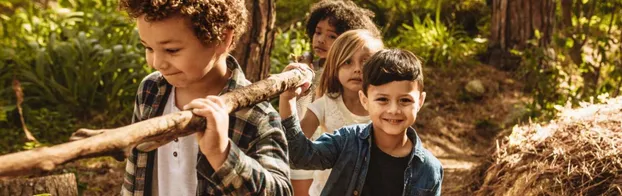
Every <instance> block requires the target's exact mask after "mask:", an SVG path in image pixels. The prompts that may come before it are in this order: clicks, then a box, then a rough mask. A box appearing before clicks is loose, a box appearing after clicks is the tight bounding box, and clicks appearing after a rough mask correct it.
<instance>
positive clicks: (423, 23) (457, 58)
mask: <svg viewBox="0 0 622 196" xmlns="http://www.w3.org/2000/svg"><path fill="white" fill-rule="evenodd" d="M440 11H441V1H438V3H437V9H436V15H435V19H434V20H433V19H432V18H431V17H430V15H427V16H426V17H425V18H424V19H423V20H421V19H420V18H419V16H417V15H413V20H412V24H402V27H401V28H399V29H398V32H399V33H398V35H397V36H395V37H393V38H390V39H389V40H388V45H389V46H392V47H398V48H404V49H408V50H410V51H412V52H414V53H415V54H417V56H419V57H421V58H422V59H423V60H424V61H425V62H426V64H432V65H438V66H441V67H451V66H454V65H456V64H458V65H461V64H465V63H471V62H474V61H475V60H476V59H475V58H474V56H475V55H476V54H478V53H480V52H481V51H483V50H485V49H486V44H485V39H473V38H470V37H468V36H467V34H466V33H465V32H464V31H462V30H459V29H453V28H451V27H448V26H447V25H445V24H444V23H442V22H441V20H440ZM476 40H477V41H476Z"/></svg>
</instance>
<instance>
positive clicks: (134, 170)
mask: <svg viewBox="0 0 622 196" xmlns="http://www.w3.org/2000/svg"><path fill="white" fill-rule="evenodd" d="M227 67H228V69H229V70H231V71H232V75H231V78H230V80H229V82H228V84H227V85H226V86H225V88H224V89H223V91H222V92H221V94H222V93H225V92H229V91H231V90H233V89H235V88H238V87H241V86H246V85H248V84H250V82H249V81H248V80H246V78H245V76H244V73H243V72H242V69H241V68H240V66H239V65H238V63H237V61H236V60H235V59H234V58H233V57H231V56H229V57H228V58H227ZM171 89H172V86H171V85H170V84H169V83H168V82H166V80H165V79H164V77H162V75H161V74H160V73H159V72H155V73H152V74H150V75H149V76H147V77H146V78H145V79H144V80H143V81H142V82H141V84H140V87H139V90H138V93H137V94H136V101H135V105H134V115H133V117H132V123H134V122H139V121H142V120H145V119H149V118H153V117H156V116H161V115H162V112H163V109H164V106H165V105H166V101H167V100H166V99H167V98H168V97H169V94H170V91H171ZM282 130H283V129H282V125H281V119H280V117H279V114H278V113H277V112H276V111H275V110H274V108H272V106H271V105H270V104H269V103H268V102H262V103H259V104H257V105H255V106H253V107H249V108H242V109H239V110H237V111H235V112H233V113H231V114H230V115H229V138H230V142H231V147H230V150H229V155H228V156H227V159H226V160H225V163H224V164H223V165H222V166H221V168H220V169H219V170H218V171H215V170H214V168H212V167H211V166H210V164H209V163H208V161H207V159H206V158H205V156H203V155H202V154H201V153H199V155H198V157H197V158H198V161H197V178H198V179H197V181H198V184H197V195H292V187H291V184H290V182H289V165H288V157H287V141H286V139H285V135H284V133H283V131H282ZM155 153H156V150H154V151H151V152H140V151H138V150H136V149H135V148H134V149H132V153H131V155H130V157H128V158H127V165H126V167H125V171H126V172H125V177H124V182H123V187H122V190H121V194H122V195H135V196H142V195H151V189H152V187H151V183H152V181H151V180H152V173H153V165H154V163H155V159H154V156H155Z"/></svg>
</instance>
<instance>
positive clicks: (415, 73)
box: [363, 49, 423, 95]
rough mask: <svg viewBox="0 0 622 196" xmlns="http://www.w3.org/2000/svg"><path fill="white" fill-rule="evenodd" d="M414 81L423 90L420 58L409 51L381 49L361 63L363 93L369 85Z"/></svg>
mask: <svg viewBox="0 0 622 196" xmlns="http://www.w3.org/2000/svg"><path fill="white" fill-rule="evenodd" d="M404 80H406V81H415V82H417V85H418V86H419V90H421V91H423V68H422V66H421V60H419V57H417V56H416V55H415V54H413V53H412V52H410V51H407V50H402V49H383V50H380V51H378V52H377V53H376V54H374V55H373V56H371V57H370V58H369V60H368V61H367V62H365V64H364V65H363V93H365V95H367V89H368V87H369V85H374V86H380V85H383V84H387V83H389V82H394V81H404Z"/></svg>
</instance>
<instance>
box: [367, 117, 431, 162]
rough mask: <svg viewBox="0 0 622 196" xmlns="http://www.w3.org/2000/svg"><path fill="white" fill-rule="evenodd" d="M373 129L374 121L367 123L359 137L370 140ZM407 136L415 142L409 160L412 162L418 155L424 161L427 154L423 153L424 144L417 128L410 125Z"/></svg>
mask: <svg viewBox="0 0 622 196" xmlns="http://www.w3.org/2000/svg"><path fill="white" fill-rule="evenodd" d="M373 129H374V128H373V126H372V123H370V124H369V125H367V127H365V128H364V129H363V131H361V133H359V138H360V139H363V140H368V139H369V136H370V134H371V132H372V131H373ZM406 136H407V137H408V139H410V141H412V142H413V149H412V153H410V161H409V162H412V160H413V158H414V157H417V158H419V159H418V160H420V161H421V162H424V161H425V155H424V153H423V145H422V144H421V139H419V136H418V135H417V132H416V131H415V129H414V128H412V127H408V129H406ZM368 141H369V140H368Z"/></svg>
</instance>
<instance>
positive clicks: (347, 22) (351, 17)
mask: <svg viewBox="0 0 622 196" xmlns="http://www.w3.org/2000/svg"><path fill="white" fill-rule="evenodd" d="M310 13H311V14H310V15H309V18H308V19H307V26H306V31H307V36H308V37H309V39H311V41H312V42H313V34H315V27H316V26H317V24H318V23H319V22H320V21H322V20H324V19H328V23H329V24H330V25H332V26H333V27H335V31H337V32H336V33H337V35H341V34H342V33H344V32H346V31H349V30H353V29H366V30H368V31H369V32H371V33H372V34H373V35H374V36H377V37H380V31H379V30H378V27H376V25H375V24H374V22H373V21H372V18H373V17H374V16H375V15H374V13H373V12H372V11H369V10H367V9H364V8H361V7H359V6H357V5H356V4H355V3H354V2H352V1H349V0H344V1H335V0H323V1H320V2H318V3H316V4H314V5H313V6H312V7H311V12H310Z"/></svg>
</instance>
